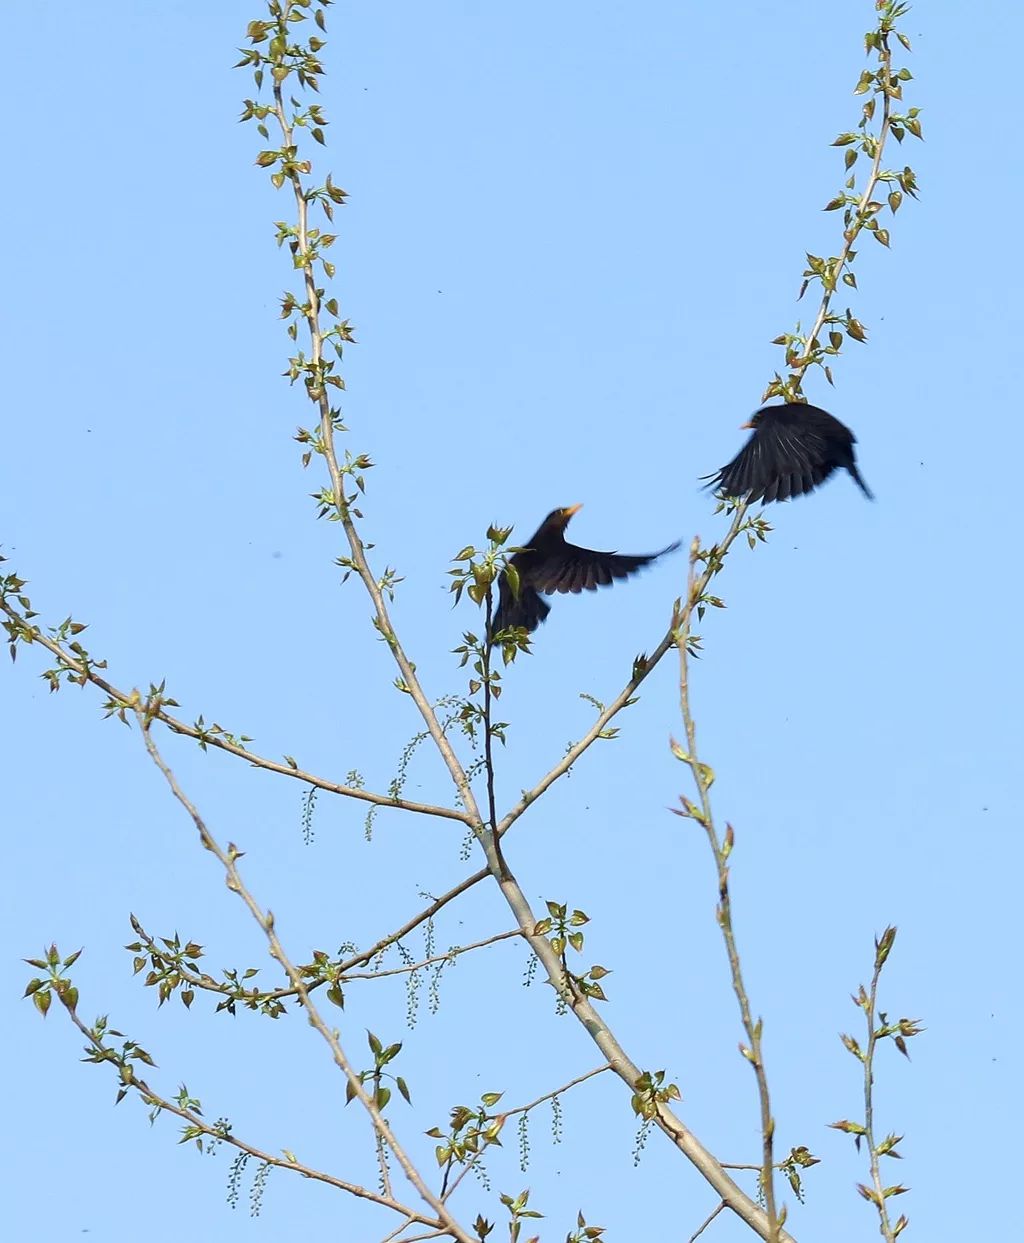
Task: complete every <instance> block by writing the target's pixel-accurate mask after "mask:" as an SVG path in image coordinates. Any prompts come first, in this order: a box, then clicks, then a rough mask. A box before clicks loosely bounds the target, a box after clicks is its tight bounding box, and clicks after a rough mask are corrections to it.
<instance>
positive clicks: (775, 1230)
mask: <svg viewBox="0 0 1024 1243" xmlns="http://www.w3.org/2000/svg"><path fill="white" fill-rule="evenodd" d="M699 550H700V545H699V541H697V540H694V542H693V545H692V546H691V549H690V568H689V574H688V580H687V581H688V590H687V598H688V600H689V601H690V602H693V601H695V600H696V599H697V598H698V596H699V595H700V587H699V579H698V575H697V554H698V552H699ZM689 642H690V628H689V619H687V624H686V625H685V626H682V627H680V629H679V634H678V638H677V640H676V647H677V648H678V651H679V702H680V708H681V711H682V717H683V724H684V728H685V730H686V749H685V750H683V749H682V748H681V747H679V746H678V745H677V746H675V747H674V751H675V754H676V755H677V756H678V758H679V759H681V760H682V761H683V762H684V763H686V764H687V765H688V766H689V769H690V772H691V773H692V774H693V780H694V784H695V785H696V787H697V795H698V798H699V800H700V804H699V806H697V807H695V806H694V805H693V804H692V803H691V802H690V801H689V800H688V799H683V800H682V803H683V811H682V812H681V813H680V814H681V815H685V816H690V817H692V818H693V819H694V820H696V821H697V822H698V823H699V824H700V825H701V826H702V827H703V829H704V831H705V833H706V835H707V839H708V844H709V845H710V847H711V852H712V854H713V856H714V860H715V868H716V870H717V872H718V907H717V910H716V912H715V916H716V919H717V920H718V926H719V927H720V928H721V930H722V938H723V940H724V942H725V949H726V954H727V955H728V959H729V971H730V974H731V977H732V989H733V992H734V994H735V995H736V1000H737V1002H738V1003H739V1008H740V1019H741V1021H742V1023H743V1030H744V1032H745V1034H746V1038H747V1043H746V1044H745V1045H740V1052H741V1053H742V1054H743V1056H744V1057H745V1058H746V1059H747V1061H748V1062H750V1064H751V1066H752V1067H753V1068H754V1074H755V1076H756V1078H757V1093H758V1103H759V1105H760V1110H761V1173H760V1183H761V1190H762V1192H763V1194H764V1201H765V1211H766V1214H767V1217H768V1225H769V1233H768V1235H767V1238H768V1239H769V1240H771V1241H774V1240H776V1239H778V1238H779V1229H780V1226H781V1220H780V1217H779V1214H778V1211H777V1208H776V1203H775V1156H774V1136H775V1121H774V1119H773V1118H772V1110H771V1097H770V1094H769V1090H768V1076H767V1074H766V1073H765V1068H764V1056H763V1052H762V1044H761V1020H760V1019H756V1020H755V1019H754V1017H753V1015H752V1013H751V1009H750V999H749V996H748V994H747V989H746V985H745V984H744V981H743V970H742V966H741V963H740V955H739V949H738V947H737V943H736V933H735V930H734V929H733V923H732V902H731V899H730V896H729V855H730V853H731V852H732V847H733V831H732V826H731V825H729V826H727V828H726V832H725V836H724V838H722V839H720V838H719V836H718V831H717V829H716V828H715V821H714V815H713V812H712V808H711V795H710V790H711V784H712V782H713V781H714V773H713V771H712V770H711V768H709V767H708V765H707V764H704V763H702V762H701V760H700V758H699V756H698V754H697V726H696V723H695V722H694V719H693V712H692V709H691V706H690V681H689Z"/></svg>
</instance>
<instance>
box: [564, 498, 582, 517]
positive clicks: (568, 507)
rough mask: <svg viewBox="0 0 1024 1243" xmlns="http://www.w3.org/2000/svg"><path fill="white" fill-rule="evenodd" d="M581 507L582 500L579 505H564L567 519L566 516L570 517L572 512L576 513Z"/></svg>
mask: <svg viewBox="0 0 1024 1243" xmlns="http://www.w3.org/2000/svg"><path fill="white" fill-rule="evenodd" d="M582 508H583V503H582V501H581V502H580V504H579V505H566V507H565V516H566V518H567V519H568V518H571V517H572V516H573V514H578V513H579V512H580V510H581V509H582Z"/></svg>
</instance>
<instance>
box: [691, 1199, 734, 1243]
mask: <svg viewBox="0 0 1024 1243" xmlns="http://www.w3.org/2000/svg"><path fill="white" fill-rule="evenodd" d="M725 1207H726V1203H725V1201H724V1200H723V1201H722V1202H721V1203H720V1204H719V1206H718V1207H717V1208H714V1209H712V1210H711V1212H710V1213H709V1214H708V1215H707V1217H705V1218H704V1221H703V1223H702V1224H701V1225H700V1226H698V1228H697V1229H696V1230H695V1231H694V1232H693V1234H691V1235H690V1237H689V1239H688V1240H687V1243H694V1240H695V1239H699V1238H700V1236H701V1235H702V1234H703V1233H704V1231H705V1230H706V1229H707V1228H708V1226H710V1225H711V1223H712V1222H713V1221H714V1220H715V1218H716V1217H717V1216H718V1214H719V1213H720V1212H721V1211H722V1209H724V1208H725Z"/></svg>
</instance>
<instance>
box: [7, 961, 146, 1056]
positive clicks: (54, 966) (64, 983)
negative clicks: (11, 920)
mask: <svg viewBox="0 0 1024 1243" xmlns="http://www.w3.org/2000/svg"><path fill="white" fill-rule="evenodd" d="M81 952H82V951H81V950H75V952H74V953H73V954H69V955H68V956H67V958H63V959H62V958H61V956H60V953H59V952H58V950H57V947H56V945H51V946H50V948H49V949H48V950H47V951H46V956H45V957H44V958H26V959H25V961H26V962H27V963H28V965H29V966H30V967H35V969H36V970H37V971H45V972H46V977H45V978H42V977H40V976H34V977H33V978H32V979H31V980H29V982H28V985H27V986H26V988H25V992H24V993H23V994H22V996H23V997H31V998H32V1004H33V1005H34V1006H35V1008H36V1009H37V1010H38V1011H39V1013H40V1014H41V1015H42V1016H43V1017H44V1018H45V1017H46V1015H47V1013H48V1012H49V1009H50V1005H51V1003H52V1002H53V998H54V997H55V996H56V998H57V1000H58V1001H60V1002H61V1003H62V1004H63V1005H64V1006H65V1007H66V1008H67V1009H68V1010H69V1011H70V1012H71V1013H72V1014H74V1012H75V1009H76V1007H77V1006H78V989H77V988H75V986H74V984H72V982H71V977H70V976H68V975H65V972H66V971H69V970H70V969H71V968H72V967H73V966H74V965H75V963H76V962H77V961H78V956H79V954H81ZM150 1064H152V1063H150Z"/></svg>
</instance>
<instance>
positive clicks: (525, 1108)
mask: <svg viewBox="0 0 1024 1243" xmlns="http://www.w3.org/2000/svg"><path fill="white" fill-rule="evenodd" d="M606 1070H611V1067H610V1066H609V1065H608V1063H607V1062H606V1063H605V1064H604V1065H603V1066H596V1067H595V1068H594V1069H593V1070H588V1071H587V1072H586V1074H584V1075H577V1077H576V1078H575V1079H570V1080H569V1082H568V1083H563V1084H562V1086H561V1087H560V1088H555V1090H554V1091H553V1092H545V1093H544V1095H543V1096H538V1097H537V1099H536V1100H535V1101H530V1103H529V1104H528V1105H517V1106H516V1108H515V1109H505V1110H503V1111H502V1112H501V1113H497V1114H495V1115H494V1120H495V1121H500V1122H501V1124H502V1126H504V1124H505V1121H506V1120H507V1119H508V1118H514V1117H515V1115H516V1114H526V1113H529V1112H530V1110H531V1109H536V1108H537V1106H538V1105H543V1104H544V1102H545V1101H551V1100H554V1098H555V1097H556V1096H561V1095H562V1094H563V1093H565V1092H568V1091H569V1089H570V1088H574V1087H576V1085H577V1084H580V1083H585V1082H586V1081H587V1080H588V1079H593V1078H594V1076H595V1075H600V1074H602V1073H603V1072H604V1071H606ZM482 1156H483V1153H481V1152H477V1153H474V1154H473V1155H472V1156H471V1157H470V1159H469V1160H468V1161H467V1162H466V1163H465V1164H464V1165H463V1167H462V1169H461V1170H459V1172H458V1174H457V1175H456V1176H455V1179H454V1181H453V1182H452V1184H451V1186H449V1185H448V1176H449V1174H450V1173H451V1168H452V1158H451V1157H449V1158H448V1164H447V1166H446V1167H445V1172H444V1182H443V1183H442V1185H441V1199H442V1200H447V1199H449V1198H450V1197H451V1195H452V1194H453V1192H454V1191H455V1189H456V1188H457V1187H458V1185H459V1183H461V1182H462V1180H463V1179H464V1178H465V1177H466V1175H467V1174H468V1173H469V1171H470V1170H471V1169H472V1168H473V1167H474V1165H476V1164H477V1163H478V1162H479V1161H480V1159H481V1158H482Z"/></svg>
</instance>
